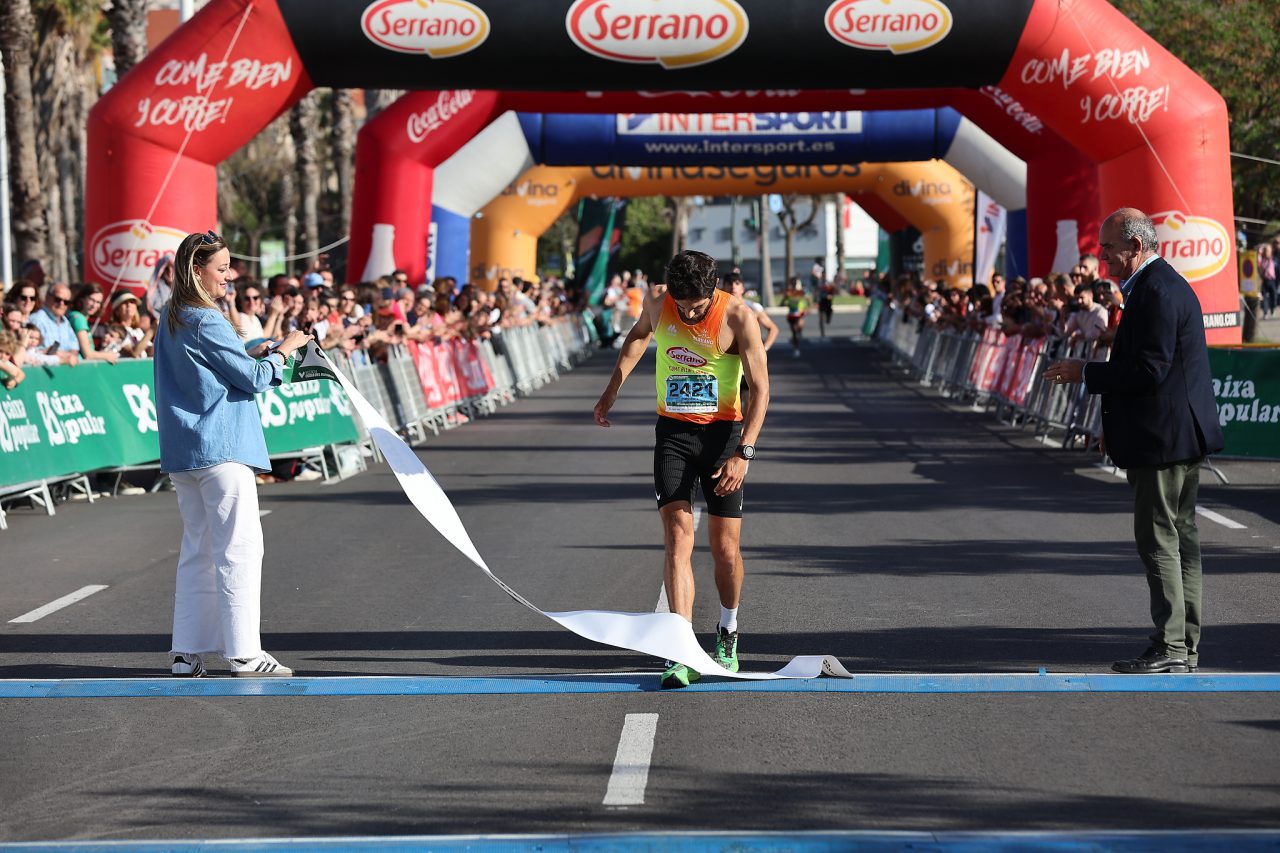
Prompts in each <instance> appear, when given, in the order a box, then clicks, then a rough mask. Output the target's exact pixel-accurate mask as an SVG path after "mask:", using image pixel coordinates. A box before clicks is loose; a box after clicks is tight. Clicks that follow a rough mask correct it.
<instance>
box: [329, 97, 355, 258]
mask: <svg viewBox="0 0 1280 853" xmlns="http://www.w3.org/2000/svg"><path fill="white" fill-rule="evenodd" d="M331 147H332V149H333V160H334V166H335V168H336V170H337V173H338V216H339V223H340V227H341V233H342V234H349V233H350V232H351V187H352V184H353V182H354V180H355V170H356V161H355V154H356V104H355V99H354V98H352V96H351V90H350V89H334V90H333V141H332V144H331Z"/></svg>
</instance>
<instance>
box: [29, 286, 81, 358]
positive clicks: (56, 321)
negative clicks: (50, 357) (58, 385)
mask: <svg viewBox="0 0 1280 853" xmlns="http://www.w3.org/2000/svg"><path fill="white" fill-rule="evenodd" d="M70 308H71V288H70V287H68V286H67V285H65V284H55V285H53V286H52V287H50V288H49V292H48V293H47V294H46V295H45V299H44V307H43V308H41V309H40V310H39V311H33V312H32V313H31V323H32V325H34V326H35V327H36V328H37V329H39V330H40V336H41V337H42V338H44V345H45V346H47V347H49V349H50V350H51V351H53V346H54V344H57V347H58V349H57V350H56V353H57V356H58V363H59V364H75V363H77V362H78V361H79V360H80V358H79V355H78V353H79V352H80V342H79V341H78V340H76V333H75V330H73V329H72V328H71V321H70V320H68V319H67V311H68V310H69V309H70Z"/></svg>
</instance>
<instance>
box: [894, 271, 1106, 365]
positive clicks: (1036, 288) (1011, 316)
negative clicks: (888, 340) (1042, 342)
mask: <svg viewBox="0 0 1280 853" xmlns="http://www.w3.org/2000/svg"><path fill="white" fill-rule="evenodd" d="M877 286H878V289H879V290H880V292H881V293H883V294H885V295H886V296H887V297H889V298H891V299H892V300H893V301H894V303H895V304H896V305H898V306H901V307H903V308H905V311H904V321H906V320H910V319H913V318H914V319H915V320H916V321H918V322H919V323H921V324H922V326H933V327H936V328H938V329H941V330H948V329H950V330H954V331H968V332H975V333H978V334H981V333H983V332H984V331H986V330H987V329H998V330H999V331H1002V332H1004V334H1006V335H1010V336H1012V335H1021V336H1022V337H1023V338H1046V337H1047V338H1054V339H1062V340H1066V341H1068V342H1070V343H1073V344H1074V343H1076V342H1079V341H1084V342H1086V343H1100V344H1104V345H1105V344H1109V343H1110V342H1111V340H1112V339H1113V338H1114V337H1115V332H1116V328H1117V327H1118V326H1119V324H1120V316H1121V314H1122V313H1123V311H1124V301H1123V296H1122V294H1121V292H1120V287H1119V285H1118V284H1117V283H1116V282H1113V281H1108V280H1107V279H1105V278H1099V276H1098V259H1097V257H1096V256H1094V255H1092V254H1086V255H1082V256H1081V257H1080V262H1079V263H1078V264H1077V265H1076V266H1074V267H1072V268H1071V270H1070V271H1069V272H1067V273H1055V274H1053V275H1050V276H1049V277H1048V278H1040V277H1036V278H1031V279H1026V278H1023V277H1021V276H1018V277H1016V278H1014V279H1012V280H1009V281H1006V280H1005V277H1004V276H1003V275H1001V274H999V273H996V274H994V275H992V276H991V280H990V282H989V283H988V284H981V283H979V284H975V285H974V286H973V287H970V288H967V289H965V288H958V287H948V286H947V285H946V283H945V282H943V281H936V282H926V281H921V280H920V279H918V278H915V277H912V276H906V275H904V276H900V277H899V278H898V279H896V280H890V279H889V278H888V277H887V276H882V277H881V279H880V281H879V282H878V285H877Z"/></svg>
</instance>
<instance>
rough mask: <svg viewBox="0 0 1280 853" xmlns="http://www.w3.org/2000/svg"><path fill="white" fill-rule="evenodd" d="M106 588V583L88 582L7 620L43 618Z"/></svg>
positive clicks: (25, 620)
mask: <svg viewBox="0 0 1280 853" xmlns="http://www.w3.org/2000/svg"><path fill="white" fill-rule="evenodd" d="M106 588H107V585H106V584H90V585H89V586H82V587H80V589H77V590H76V591H75V592H73V593H71V594H70V595H64V596H62V598H59V599H57V600H56V601H50V602H49V603H48V604H46V605H44V606H43V607H37V608H36V609H35V610H32V611H31V612H30V613H23V614H22V615H21V616H19V617H18V618H17V619H10V620H9V622H10V623H13V622H34V621H36V620H37V619H43V618H44V617H46V616H48V615H49V614H50V613H54V612H56V611H59V610H61V609H62V608H64V607H68V606H70V605H72V604H75V603H76V602H77V601H80V600H81V599H83V598H88V597H89V596H91V595H93V594H94V593H95V592H102V591H103V590H104V589H106Z"/></svg>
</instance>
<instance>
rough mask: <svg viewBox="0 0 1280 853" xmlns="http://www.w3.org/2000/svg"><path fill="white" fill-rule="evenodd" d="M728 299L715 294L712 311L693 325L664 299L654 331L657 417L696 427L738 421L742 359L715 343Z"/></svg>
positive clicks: (671, 302)
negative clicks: (656, 350) (692, 424)
mask: <svg viewBox="0 0 1280 853" xmlns="http://www.w3.org/2000/svg"><path fill="white" fill-rule="evenodd" d="M732 298H733V297H732V296H730V295H729V294H728V293H725V292H724V291H722V290H717V291H716V292H715V295H714V296H713V297H712V302H711V308H710V309H708V311H707V313H706V314H705V315H704V316H703V318H702V319H701V320H700V321H698V323H697V324H695V325H692V326H691V325H689V324H687V323H685V322H684V320H681V319H680V312H679V311H678V310H676V303H675V300H674V299H672V298H671V296H670V295H668V296H667V297H666V299H664V300H663V302H662V316H661V317H660V318H659V320H658V327H657V329H655V330H654V340H655V341H656V342H657V344H658V369H657V370H656V371H655V380H656V381H655V384H656V386H657V392H658V414H660V415H662V416H663V417H667V418H675V419H676V420H681V421H689V422H690V423H695V424H709V423H711V422H712V421H740V420H742V402H741V398H740V396H739V392H738V386H739V385H740V384H741V383H742V359H741V358H739V357H738V356H736V355H730V354H729V353H726V352H721V350H720V343H719V340H720V325H721V324H722V323H723V322H724V315H725V311H726V310H728V308H729V301H730V300H731V299H732Z"/></svg>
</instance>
